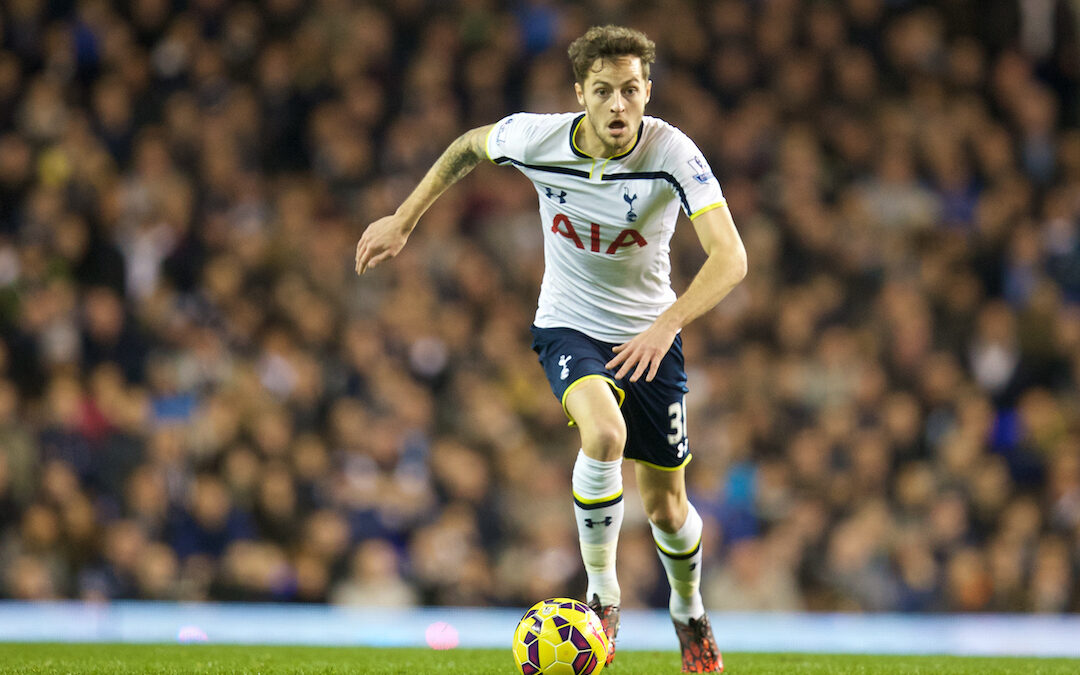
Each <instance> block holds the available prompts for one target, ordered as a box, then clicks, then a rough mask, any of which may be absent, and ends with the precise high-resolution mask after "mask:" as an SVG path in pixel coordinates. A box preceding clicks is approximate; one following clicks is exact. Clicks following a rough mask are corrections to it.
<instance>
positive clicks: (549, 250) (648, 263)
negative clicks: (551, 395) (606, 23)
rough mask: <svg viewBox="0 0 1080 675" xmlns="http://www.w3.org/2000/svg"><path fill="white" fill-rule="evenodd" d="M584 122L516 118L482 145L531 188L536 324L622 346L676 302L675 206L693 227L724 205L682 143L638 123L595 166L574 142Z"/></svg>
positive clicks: (565, 117) (678, 136)
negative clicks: (539, 269)
mask: <svg viewBox="0 0 1080 675" xmlns="http://www.w3.org/2000/svg"><path fill="white" fill-rule="evenodd" d="M584 119H585V114H584V113H562V114H555V115H540V114H532V113H517V114H514V115H510V116H508V117H505V118H503V119H502V120H500V121H499V122H498V123H496V124H495V126H494V128H492V130H491V133H489V134H488V138H487V153H488V158H489V159H490V160H491V161H493V162H495V163H496V164H513V165H514V166H516V167H517V168H518V170H520V171H521V172H522V173H523V174H525V175H526V176H527V177H528V178H529V180H531V181H532V182H533V185H534V186H535V187H536V194H537V195H538V197H539V200H540V220H541V224H542V226H543V228H544V260H545V267H544V279H543V283H542V284H541V287H540V300H539V306H538V307H537V310H536V319H535V324H536V325H537V326H539V327H540V328H574V329H576V330H579V331H581V332H583V333H585V334H586V335H589V336H591V337H593V338H595V339H597V340H603V341H605V342H617V343H621V342H625V341H627V340H629V339H630V338H632V337H633V336H635V335H637V334H638V333H640V332H641V331H643V330H645V329H646V328H648V327H649V325H650V324H651V323H652V322H653V321H654V320H655V319H656V317H658V316H660V314H661V313H662V312H663V311H664V310H665V309H667V308H668V307H669V306H670V305H671V303H673V302H674V301H675V292H674V291H673V290H672V288H671V279H670V271H671V261H670V258H669V251H670V248H669V242H670V241H671V235H672V233H673V232H674V231H675V221H676V219H677V217H678V215H679V208H680V207H681V208H682V209H683V211H685V212H686V215H687V216H689V217H690V218H691V219H693V218H695V217H697V216H698V215H700V214H702V213H704V212H706V211H709V210H711V209H714V208H717V207H721V206H724V205H725V204H726V202H725V201H724V195H723V193H722V192H721V190H720V184H719V183H718V182H717V180H716V178H715V177H714V176H713V174H712V170H711V169H710V168H709V165H708V163H707V162H706V161H705V158H704V157H703V156H702V154H701V151H700V150H698V148H697V146H696V145H695V144H694V142H693V141H691V140H690V139H689V138H688V137H687V136H686V134H684V133H683V132H681V131H679V130H678V129H677V128H675V127H673V126H672V125H670V124H668V123H667V122H664V121H663V120H661V119H658V118H656V117H645V118H643V119H642V123H641V127H640V128H639V129H638V133H637V137H636V139H635V140H634V143H633V145H631V147H630V149H629V150H627V151H626V152H624V153H622V154H621V155H617V156H615V157H611V158H605V157H591V156H589V155H587V154H585V153H584V152H582V151H581V149H580V148H578V147H577V144H576V143H575V142H574V136H575V133H576V132H577V129H578V126H579V125H580V124H582V122H583V121H584Z"/></svg>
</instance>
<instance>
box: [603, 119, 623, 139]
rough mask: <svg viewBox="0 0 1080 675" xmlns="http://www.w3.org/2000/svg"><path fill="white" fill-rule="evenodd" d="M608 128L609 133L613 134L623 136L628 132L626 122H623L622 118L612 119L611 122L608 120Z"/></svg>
mask: <svg viewBox="0 0 1080 675" xmlns="http://www.w3.org/2000/svg"><path fill="white" fill-rule="evenodd" d="M607 128H608V133H610V134H611V135H612V136H622V135H623V134H625V133H626V129H627V126H626V122H623V121H622V120H612V121H611V122H608V125H607Z"/></svg>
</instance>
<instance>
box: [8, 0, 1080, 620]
mask: <svg viewBox="0 0 1080 675" xmlns="http://www.w3.org/2000/svg"><path fill="white" fill-rule="evenodd" d="M1078 5H1080V3H1077V2H1076V0H1057V1H1053V0H1046V1H1037V2H1036V1H1028V0H1011V1H1010V0H982V1H976V0H940V1H938V2H918V1H915V0H805V1H799V0H769V1H768V2H765V1H760V2H754V1H745V0H716V1H713V2H704V1H701V2H692V1H689V0H665V1H664V2H630V1H629V0H595V1H593V2H569V1H563V0H520V1H518V2H509V1H498V0H462V1H460V2H449V1H447V2H439V1H435V0H395V1H394V2H350V1H348V0H308V1H305V0H267V1H266V2H226V1H225V0H186V1H181V0H130V1H125V2H108V1H107V0H55V1H48V0H9V1H6V2H4V3H3V4H2V5H0V593H2V595H3V597H6V598H11V599H17V600H27V601H40V600H55V599H78V600H88V601H105V600H124V599H143V600H164V601H204V600H215V601H228V600H233V601H249V602H250V601H254V602H275V603H283V602H284V603H291V602H304V603H335V604H340V605H343V606H358V607H367V608H372V607H396V608H408V607H414V606H419V605H452V606H457V605H474V606H476V605H480V606H507V607H516V606H528V605H530V604H532V602H533V601H535V600H536V599H538V598H540V597H547V596H552V595H567V594H573V593H574V592H576V591H577V590H579V589H584V581H583V573H582V572H581V571H580V569H579V568H580V562H579V558H578V552H577V545H576V541H575V539H576V536H575V532H574V531H573V529H572V528H573V525H572V522H573V521H572V519H571V517H570V516H571V503H570V500H569V493H568V489H569V468H570V463H571V458H572V454H573V453H572V451H573V449H574V448H575V442H576V441H575V437H574V434H573V431H572V430H568V429H566V427H565V420H564V418H563V415H562V411H561V410H560V409H559V406H558V405H557V403H556V402H555V401H554V400H553V399H551V396H550V393H549V392H548V390H547V387H546V385H545V383H544V381H543V376H542V373H541V371H540V369H539V366H538V365H537V364H536V362H535V358H534V355H533V354H532V353H531V352H530V351H529V338H528V326H529V322H530V318H531V316H532V311H533V308H534V302H535V297H536V293H537V289H538V286H539V278H540V275H541V273H542V256H541V249H540V232H539V230H538V229H537V228H538V222H537V215H536V211H535V199H536V197H535V193H534V192H533V190H532V187H531V186H530V185H529V184H528V182H527V181H525V180H524V179H523V178H522V177H520V176H519V175H517V174H516V172H513V171H506V170H499V169H497V168H495V167H488V166H484V167H480V168H479V169H478V170H477V171H476V172H475V174H476V175H473V176H470V177H468V178H467V179H466V180H465V181H463V182H462V183H461V184H460V185H458V186H457V187H456V188H455V189H454V190H452V191H451V192H450V193H448V194H447V195H445V196H444V197H443V198H442V199H441V200H440V201H439V202H438V204H437V206H436V207H435V208H434V209H433V211H432V212H431V213H429V214H428V215H427V216H426V217H425V219H424V220H423V222H422V223H421V226H420V228H419V229H418V231H417V232H416V234H415V235H414V237H413V238H412V240H411V242H410V244H409V246H407V247H406V249H405V250H404V252H403V253H402V254H401V255H400V256H399V257H398V258H397V259H396V260H394V261H393V262H392V263H391V264H388V265H385V266H384V267H382V268H380V269H379V270H377V271H376V272H374V273H373V274H370V275H366V276H365V278H364V279H363V280H362V281H361V280H358V279H357V278H356V277H355V275H354V274H353V271H352V260H353V250H354V246H355V242H356V240H357V238H358V237H359V234H360V232H361V231H362V228H363V227H364V225H365V224H366V223H368V222H370V221H371V220H373V219H374V218H376V217H378V216H380V215H383V214H385V213H387V212H389V211H390V210H392V209H393V208H394V207H395V206H396V205H397V203H398V202H399V200H400V199H401V198H402V196H403V195H404V194H405V193H406V192H407V190H409V189H410V188H411V187H412V185H413V184H414V183H415V182H416V181H417V180H418V179H419V177H420V176H421V175H422V173H423V172H424V170H426V168H427V167H428V166H429V165H430V163H431V162H432V161H433V160H434V159H435V157H437V156H438V154H439V153H440V152H441V151H442V149H443V148H445V147H446V146H447V145H448V144H449V142H450V141H452V140H453V139H454V138H455V137H456V136H457V135H458V134H459V133H461V132H462V131H464V130H465V129H467V128H469V127H470V126H475V125H480V124H484V123H489V122H492V121H495V120H496V119H498V118H500V117H502V116H503V115H505V114H508V113H511V112H515V111H518V110H530V111H535V112H546V111H563V110H571V109H576V107H577V106H576V102H575V100H574V98H573V90H572V87H571V75H570V69H569V65H568V63H567V59H566V56H565V47H566V45H567V44H568V42H569V41H570V40H571V39H572V38H573V37H576V36H577V35H579V34H581V33H582V32H583V31H584V30H585V29H586V28H587V27H588V26H589V25H592V24H596V23H606V22H619V23H626V24H629V25H632V26H635V27H639V28H642V29H644V30H645V31H646V32H647V33H649V35H650V36H651V37H652V38H653V39H655V40H656V42H657V44H658V47H659V53H660V57H659V61H658V63H657V64H656V66H655V67H654V69H653V79H654V81H655V88H654V98H653V101H652V103H651V104H650V107H649V110H648V112H651V113H652V114H656V115H659V116H661V117H664V118H665V119H667V120H669V121H671V122H673V123H674V124H676V125H678V126H679V127H680V128H682V129H683V130H685V131H686V132H687V133H688V134H689V135H690V136H691V137H692V138H694V139H695V140H696V141H697V143H698V144H699V145H700V146H701V148H702V149H703V151H704V152H705V154H706V155H707V157H708V158H709V160H710V162H711V163H712V165H713V168H714V169H715V172H716V174H717V175H718V176H719V177H720V179H721V183H722V185H723V186H724V189H725V192H726V194H727V197H728V199H729V202H730V205H731V209H732V211H733V213H734V216H735V220H736V223H737V224H738V226H739V228H740V231H741V233H742V235H743V238H744V240H745V242H746V245H747V248H748V251H749V257H750V274H749V277H748V278H747V280H746V281H745V282H744V283H743V284H742V286H741V287H740V288H739V289H737V291H736V292H735V294H734V295H732V296H731V297H730V298H728V299H727V300H725V301H724V302H723V303H722V304H721V306H720V307H719V308H718V309H716V310H715V311H713V312H712V313H710V314H709V315H708V316H707V317H705V318H703V319H701V320H699V321H698V322H696V323H695V324H694V325H692V326H690V327H688V328H687V330H686V331H685V333H684V338H685V344H686V352H687V357H688V358H687V361H688V364H689V365H690V366H691V367H692V368H693V370H692V372H691V388H692V395H691V398H690V400H689V406H690V410H689V419H690V430H691V444H692V446H691V447H692V450H693V452H694V456H695V460H694V461H693V462H692V464H691V465H690V467H689V480H690V489H691V492H692V498H693V499H694V501H695V503H696V504H697V505H698V509H699V511H700V512H701V513H702V515H703V517H704V518H705V521H706V539H707V543H706V551H707V555H708V561H707V568H706V571H705V581H704V592H705V597H706V604H707V606H709V607H711V608H713V609H714V610H717V614H718V615H722V613H723V612H725V611H732V612H734V611H783V612H787V611H798V610H816V611H825V612H834V611H881V612H920V613H921V612H965V613H977V612H1038V613H1067V612H1077V611H1078V610H1080V584H1078V582H1077V579H1078V574H1080V43H1078V35H1080V27H1078V17H1080V7H1078ZM672 257H673V263H674V273H675V281H676V284H677V287H679V288H681V287H683V286H684V285H685V284H686V283H687V281H688V278H689V275H690V274H692V273H693V271H694V270H695V269H696V266H697V265H698V264H699V263H700V261H701V259H702V254H701V253H700V251H699V246H698V244H697V241H696V239H695V238H694V236H693V232H692V228H688V227H685V226H683V227H681V228H680V232H678V233H677V235H676V238H675V240H674V242H673V248H672ZM627 480H628V481H632V472H631V473H629V474H628V477H627ZM629 492H632V490H628V493H629ZM620 574H621V578H622V581H623V600H624V604H625V606H627V607H629V608H650V607H663V606H665V605H666V600H667V591H666V581H665V579H664V575H663V574H662V570H661V569H660V567H659V563H658V561H657V560H656V556H655V554H654V552H653V544H652V540H651V537H650V535H649V531H648V527H647V525H646V522H645V520H644V516H643V514H642V511H641V508H640V505H639V504H633V503H631V504H629V506H628V511H627V520H626V524H625V529H624V535H623V539H622V542H621V551H620ZM630 623H631V622H629V621H628V622H627V629H628V630H629V629H630V625H629V624H630Z"/></svg>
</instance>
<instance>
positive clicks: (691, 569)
mask: <svg viewBox="0 0 1080 675" xmlns="http://www.w3.org/2000/svg"><path fill="white" fill-rule="evenodd" d="M696 569H697V563H690V571H691V572H693V571H694V570H696Z"/></svg>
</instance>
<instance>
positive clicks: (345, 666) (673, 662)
mask: <svg viewBox="0 0 1080 675" xmlns="http://www.w3.org/2000/svg"><path fill="white" fill-rule="evenodd" d="M725 665H726V666H727V669H726V670H725V672H726V673H731V674H733V675H744V674H745V675H758V674H761V673H785V674H787V673H794V674H801V673H806V674H821V675H826V674H830V675H831V674H832V673H857V674H859V675H875V674H877V673H881V674H882V675H884V674H886V673H887V674H889V675H896V674H902V675H911V674H915V675H930V674H931V673H933V674H934V675H939V674H945V675H950V674H953V673H955V674H957V675H960V674H967V673H972V674H973V675H974V674H977V675H990V674H994V673H1001V674H1004V673H1024V674H1025V675H1057V674H1058V673H1060V674H1061V675H1065V674H1066V673H1069V674H1070V675H1072V674H1075V673H1078V672H1080V659H1038V658H967V657H949V656H850V655H835V654H739V653H733V654H727V655H725ZM515 672H516V669H515V668H514V665H513V662H512V660H511V656H510V650H509V648H507V649H497V650H496V649H452V650H449V651H433V650H430V649H404V648H402V649H368V648H350V647H263V646H235V645H212V644H192V645H130V644H123V645H110V644H14V643H0V673H73V674H74V673H78V674H79V675H83V674H87V675H91V674H97V673H100V674H101V675H106V674H108V675H123V674H127V673H131V674H134V673H139V674H142V673H158V674H163V675H164V674H169V675H171V674H173V673H215V674H217V673H260V674H263V675H269V674H276V673H282V674H284V673H289V674H293V673H301V674H315V673H350V674H353V673H362V674H364V675H368V674H371V675H376V674H380V675H381V674H390V673H395V674H396V673H401V674H403V675H421V674H423V675H441V674H442V673H463V674H466V675H487V674H491V675H513V673H515ZM604 672H605V673H611V675H654V674H656V673H661V674H662V673H678V672H679V656H678V654H676V653H675V652H673V651H672V652H633V651H625V652H621V653H620V654H619V656H618V658H617V659H616V661H615V663H614V664H612V665H611V666H610V667H609V668H607V669H605V670H604Z"/></svg>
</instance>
